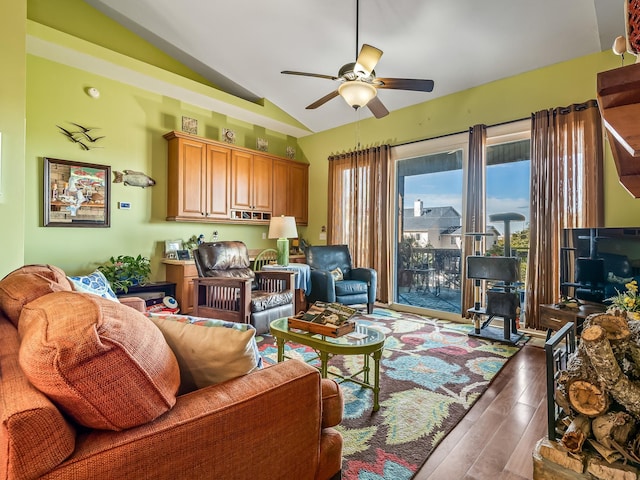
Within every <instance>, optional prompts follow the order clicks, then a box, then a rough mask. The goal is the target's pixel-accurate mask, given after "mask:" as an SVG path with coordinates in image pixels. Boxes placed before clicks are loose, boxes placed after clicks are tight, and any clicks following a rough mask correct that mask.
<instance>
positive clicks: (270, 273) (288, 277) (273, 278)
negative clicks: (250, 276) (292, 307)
mask: <svg viewBox="0 0 640 480" xmlns="http://www.w3.org/2000/svg"><path fill="white" fill-rule="evenodd" d="M295 275H296V273H295V272H292V271H289V270H264V271H260V272H256V282H257V283H258V289H259V290H264V291H265V292H282V291H287V290H289V291H290V292H291V295H293V291H294V287H295Z"/></svg>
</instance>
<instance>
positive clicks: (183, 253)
mask: <svg viewBox="0 0 640 480" xmlns="http://www.w3.org/2000/svg"><path fill="white" fill-rule="evenodd" d="M176 255H177V257H178V260H190V259H191V255H190V254H189V250H177V251H176Z"/></svg>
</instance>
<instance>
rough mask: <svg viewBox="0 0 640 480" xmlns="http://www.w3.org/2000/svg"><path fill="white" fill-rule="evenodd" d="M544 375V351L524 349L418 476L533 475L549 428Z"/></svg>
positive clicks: (422, 479) (498, 479)
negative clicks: (534, 454)
mask: <svg viewBox="0 0 640 480" xmlns="http://www.w3.org/2000/svg"><path fill="white" fill-rule="evenodd" d="M545 378H546V376H545V360H544V350H543V349H542V348H540V347H534V346H529V345H527V346H525V347H523V348H522V350H521V351H520V352H518V353H517V354H516V356H515V357H513V358H512V359H511V360H510V361H509V362H508V363H507V365H505V367H504V368H503V369H502V371H501V372H500V373H499V374H498V376H497V377H496V378H495V379H494V381H493V383H492V384H491V385H490V386H489V389H488V390H487V391H486V392H485V393H484V394H483V395H482V396H481V397H480V399H479V400H478V401H477V403H476V404H475V405H474V406H473V407H472V408H471V410H470V411H469V413H468V414H467V415H465V417H464V418H463V419H462V421H461V422H460V423H459V424H458V425H457V426H456V428H455V429H454V430H453V431H452V432H451V433H450V434H449V435H448V436H447V437H446V438H445V439H444V440H443V441H442V443H440V445H438V447H437V448H436V450H435V451H434V452H433V454H431V456H430V457H429V459H428V460H427V462H426V463H425V464H424V466H423V467H422V469H420V471H419V472H418V473H417V474H416V476H415V477H414V479H415V480H426V479H429V480H449V479H451V480H454V479H455V480H522V479H531V478H533V477H532V476H533V464H532V460H531V453H532V451H533V448H534V446H535V444H536V442H537V441H538V440H540V439H541V438H542V437H544V436H545V435H546V428H547V427H546V426H547V407H546V403H545V402H546V390H545V389H546V386H545Z"/></svg>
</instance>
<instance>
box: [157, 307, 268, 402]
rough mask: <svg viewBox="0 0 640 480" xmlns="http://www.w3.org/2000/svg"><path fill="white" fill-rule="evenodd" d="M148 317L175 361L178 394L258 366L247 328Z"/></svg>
mask: <svg viewBox="0 0 640 480" xmlns="http://www.w3.org/2000/svg"><path fill="white" fill-rule="evenodd" d="M148 316H149V318H150V319H151V320H152V321H153V323H155V324H156V326H157V327H158V328H159V329H160V331H161V332H162V334H163V335H164V338H165V340H166V342H167V343H168V344H169V346H170V347H171V349H172V350H173V353H174V354H175V356H176V358H177V359H178V365H179V366H180V378H181V382H180V390H179V393H180V394H183V393H187V392H190V391H193V390H196V389H199V388H203V387H206V386H208V385H214V384H216V383H221V382H224V381H226V380H230V379H232V378H235V377H239V376H241V375H246V374H247V373H251V372H252V371H254V370H256V369H258V368H261V366H262V362H261V360H260V354H259V353H258V349H257V345H256V342H255V332H256V331H255V329H253V328H252V327H251V326H250V325H244V324H233V323H230V322H223V321H220V320H211V319H199V318H197V317H187V316H179V315H162V314H148ZM187 321H191V322H196V323H186V322H187Z"/></svg>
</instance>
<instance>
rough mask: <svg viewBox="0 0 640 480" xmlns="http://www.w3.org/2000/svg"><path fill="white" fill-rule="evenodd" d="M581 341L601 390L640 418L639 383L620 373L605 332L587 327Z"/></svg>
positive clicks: (598, 328) (598, 327) (596, 327)
mask: <svg viewBox="0 0 640 480" xmlns="http://www.w3.org/2000/svg"><path fill="white" fill-rule="evenodd" d="M581 340H582V341H581V344H582V345H583V346H584V348H585V351H586V352H587V354H588V356H589V361H590V363H591V365H592V367H593V368H594V370H595V371H596V374H597V375H598V379H599V381H600V383H601V385H602V386H603V388H604V389H605V390H606V391H608V392H609V393H610V394H611V396H612V397H613V398H614V399H615V400H616V401H617V402H618V403H620V405H622V406H623V407H625V408H626V410H627V411H628V412H629V413H631V414H632V415H634V416H635V417H636V418H640V383H636V382H632V381H631V380H629V378H628V377H627V376H626V375H624V373H623V372H622V369H621V368H620V365H619V364H618V362H617V359H616V357H615V355H614V353H613V349H612V348H611V344H610V343H609V340H608V339H607V334H606V331H605V330H604V329H603V328H602V327H600V326H599V325H592V326H589V327H588V328H586V329H585V330H584V331H583V332H582V338H581ZM571 404H572V406H575V405H574V403H573V402H572V403H571ZM603 413H604V412H603Z"/></svg>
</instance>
